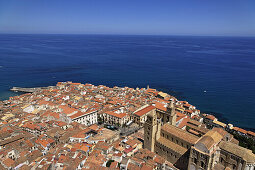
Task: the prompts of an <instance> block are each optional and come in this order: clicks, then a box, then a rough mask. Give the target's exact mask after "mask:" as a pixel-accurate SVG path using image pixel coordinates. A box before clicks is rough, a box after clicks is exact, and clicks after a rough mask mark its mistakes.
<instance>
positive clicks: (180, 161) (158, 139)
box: [144, 104, 255, 170]
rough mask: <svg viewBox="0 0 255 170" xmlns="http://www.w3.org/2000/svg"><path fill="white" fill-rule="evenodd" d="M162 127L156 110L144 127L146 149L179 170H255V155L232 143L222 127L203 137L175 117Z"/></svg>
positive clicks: (171, 116)
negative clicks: (188, 129) (194, 133)
mask: <svg viewBox="0 0 255 170" xmlns="http://www.w3.org/2000/svg"><path fill="white" fill-rule="evenodd" d="M171 108H174V107H173V105H172V106H171V104H170V107H168V110H170V111H171V112H170V113H171V114H169V113H166V114H165V115H164V118H167V117H166V116H168V115H169V122H166V123H164V124H163V125H162V123H163V121H162V118H161V117H158V116H157V113H156V111H153V112H151V113H150V114H148V116H147V120H146V122H145V124H144V147H145V148H146V149H149V150H150V151H152V152H155V153H157V154H158V155H160V156H162V157H163V158H165V159H167V160H168V161H169V162H171V163H172V164H173V165H175V166H176V167H177V168H179V169H183V170H184V169H190V170H210V169H217V170H218V169H226V168H230V169H238V170H239V169H240V170H246V169H247V170H254V167H255V155H254V154H253V153H252V152H251V151H250V150H248V149H245V148H242V147H240V146H238V145H236V144H234V143H232V139H233V136H231V135H230V134H229V133H227V132H226V131H225V130H223V129H221V128H213V129H212V130H210V131H208V132H207V133H205V134H204V135H203V136H201V137H198V136H195V135H193V134H191V133H189V132H187V131H185V130H182V129H179V128H177V127H176V126H175V120H174V117H175V116H174V114H175V112H174V111H172V110H171Z"/></svg>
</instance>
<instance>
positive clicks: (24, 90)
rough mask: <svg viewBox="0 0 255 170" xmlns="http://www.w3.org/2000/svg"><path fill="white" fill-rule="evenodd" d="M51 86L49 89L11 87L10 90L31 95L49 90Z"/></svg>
mask: <svg viewBox="0 0 255 170" xmlns="http://www.w3.org/2000/svg"><path fill="white" fill-rule="evenodd" d="M51 87H52V86H49V87H34V88H24V87H12V88H11V89H10V90H11V91H14V92H24V93H33V92H36V91H39V90H43V89H49V88H51Z"/></svg>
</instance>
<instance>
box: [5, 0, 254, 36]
mask: <svg viewBox="0 0 255 170" xmlns="http://www.w3.org/2000/svg"><path fill="white" fill-rule="evenodd" d="M0 33H60V34H63V33H72V34H73V33H74V34H81V33H82V34H167V35H234V36H255V0H0Z"/></svg>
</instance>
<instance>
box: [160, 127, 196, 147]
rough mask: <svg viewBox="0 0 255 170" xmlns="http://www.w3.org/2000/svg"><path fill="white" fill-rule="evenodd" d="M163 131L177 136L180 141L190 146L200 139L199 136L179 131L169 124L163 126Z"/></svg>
mask: <svg viewBox="0 0 255 170" xmlns="http://www.w3.org/2000/svg"><path fill="white" fill-rule="evenodd" d="M161 130H163V131H166V132H168V133H170V134H171V135H173V136H176V137H177V138H179V139H182V140H184V141H186V142H188V143H190V144H195V143H196V141H197V140H198V139H199V138H198V137H197V136H195V135H192V134H190V133H188V132H186V131H184V130H182V129H179V128H177V127H175V126H173V125H170V124H169V123H166V124H164V125H163V126H162V128H161Z"/></svg>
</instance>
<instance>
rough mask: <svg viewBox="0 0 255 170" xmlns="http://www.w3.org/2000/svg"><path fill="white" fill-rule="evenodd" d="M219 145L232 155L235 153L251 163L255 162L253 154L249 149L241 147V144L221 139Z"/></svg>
mask: <svg viewBox="0 0 255 170" xmlns="http://www.w3.org/2000/svg"><path fill="white" fill-rule="evenodd" d="M219 146H220V148H221V149H223V150H225V151H228V152H230V153H232V154H234V155H237V156H239V157H241V158H243V159H244V160H245V161H247V162H252V163H254V162H255V155H254V154H253V153H252V151H251V150H249V149H246V148H243V147H241V146H238V145H236V144H233V143H231V142H226V141H221V142H220V145H219Z"/></svg>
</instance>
